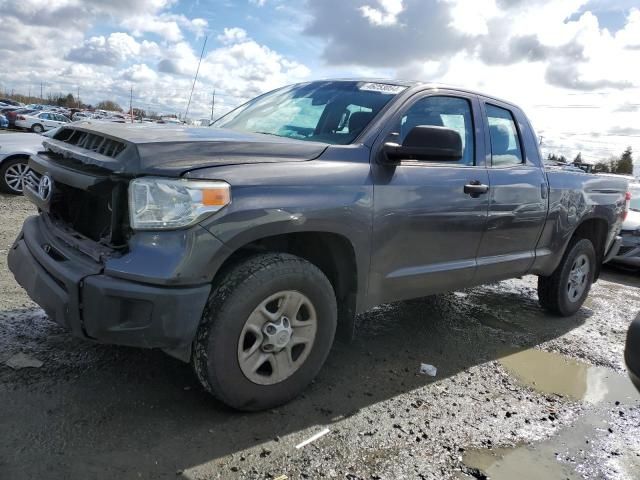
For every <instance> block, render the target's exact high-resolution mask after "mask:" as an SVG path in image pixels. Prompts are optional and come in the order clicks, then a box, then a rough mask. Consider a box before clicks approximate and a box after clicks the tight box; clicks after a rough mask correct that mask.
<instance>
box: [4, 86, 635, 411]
mask: <svg viewBox="0 0 640 480" xmlns="http://www.w3.org/2000/svg"><path fill="white" fill-rule="evenodd" d="M43 144H44V148H45V152H43V153H42V154H37V155H34V156H32V157H31V160H30V163H29V165H30V167H31V168H32V169H33V170H34V172H35V174H34V178H33V179H31V180H30V183H27V184H26V185H25V195H26V196H27V197H28V198H29V199H30V200H31V201H32V202H33V203H34V204H35V205H36V206H37V207H38V209H39V214H38V215H36V216H32V217H30V218H28V219H27V220H26V221H25V223H24V226H23V229H22V232H21V233H20V234H19V236H18V238H17V239H16V241H15V243H14V245H13V247H12V248H11V249H10V250H9V255H8V265H9V268H10V269H11V271H12V272H13V274H14V276H15V278H16V280H17V281H18V283H19V284H20V285H22V286H23V287H24V288H25V289H26V290H27V293H28V294H29V295H30V296H31V298H33V299H34V300H35V302H37V303H38V304H40V305H41V306H42V308H43V309H44V310H45V312H46V313H47V314H48V315H49V317H50V318H51V319H52V320H54V321H55V322H57V323H59V324H60V325H63V326H65V327H67V328H68V329H70V330H71V332H73V333H74V334H75V335H77V336H79V337H83V338H86V339H90V340H92V341H97V342H102V343H111V344H122V345H129V346H137V347H146V348H161V349H164V350H165V351H166V352H168V353H170V354H171V355H174V356H176V357H177V358H180V359H182V360H184V361H187V362H191V364H192V366H193V368H194V371H195V373H196V375H197V377H198V379H199V380H200V382H201V383H202V385H203V386H204V388H205V389H206V390H207V391H209V392H211V393H213V394H214V395H215V396H216V397H218V398H219V399H220V400H222V401H223V402H225V403H226V404H228V405H230V406H231V407H234V408H237V409H242V410H259V409H264V408H270V407H274V406H276V405H279V404H282V403H283V402H286V401H288V400H290V399H291V398H293V397H294V396H296V395H297V394H299V393H300V392H301V391H302V389H304V388H305V387H306V386H307V385H308V384H309V383H310V382H311V380H312V379H313V378H314V377H315V376H316V374H317V373H318V372H319V370H320V368H321V367H322V365H323V363H324V361H325V359H326V358H327V355H328V354H329V351H330V349H331V346H332V343H333V340H334V336H335V334H336V331H337V329H338V327H339V330H340V332H341V334H342V335H345V336H346V337H347V338H349V337H351V335H352V334H353V332H354V325H355V321H354V318H355V314H356V313H358V312H363V311H365V310H368V309H370V308H372V307H373V306H375V305H379V304H382V303H387V302H394V301H399V300H405V299H410V298H415V297H421V296H425V295H431V294H435V293H440V292H447V291H451V290H455V289H461V288H467V287H471V286H474V285H479V284H483V283H487V282H495V281H498V280H503V279H508V278H513V277H518V276H521V275H526V274H534V275H538V295H539V301H540V304H541V305H542V307H544V308H545V309H547V310H549V311H550V312H552V313H554V314H557V315H563V316H567V315H572V314H574V313H575V312H577V311H578V310H579V309H580V307H581V306H582V304H583V302H584V301H585V299H586V297H587V295H588V293H589V290H590V288H591V285H592V283H593V282H595V281H597V279H598V276H599V274H600V267H601V264H602V261H603V260H605V259H608V257H610V256H613V255H615V253H616V252H617V249H618V247H619V244H620V238H619V237H618V233H619V231H620V228H621V225H622V219H623V216H624V213H625V192H626V188H627V182H626V181H625V180H623V179H615V178H606V177H598V176H596V175H590V174H587V173H584V172H582V171H580V172H573V171H564V170H562V169H556V168H549V169H545V167H544V166H543V164H542V160H541V155H540V151H539V148H538V143H537V141H536V135H535V134H534V132H533V130H532V128H531V126H530V123H529V121H528V119H527V117H526V116H525V115H524V113H523V112H522V110H520V108H518V107H517V106H515V105H513V104H511V103H509V102H505V101H502V100H498V99H495V98H491V97H488V96H485V95H482V94H479V93H474V92H470V91H466V90H460V89H456V88H448V87H443V86H442V85H438V86H434V85H429V84H421V83H404V82H388V83H384V82H383V83H380V82H377V81H370V80H362V81H321V82H310V83H305V84H299V85H293V86H288V87H284V88H281V89H278V90H275V91H273V92H270V93H267V94H265V95H262V96H260V97H258V98H256V99H254V100H252V101H250V102H248V103H247V104H245V105H243V106H241V107H239V108H237V109H236V110H234V111H232V112H231V113H229V114H227V115H226V116H224V117H222V118H221V119H219V120H217V121H216V122H215V123H214V127H213V128H208V129H203V128H186V127H183V126H170V125H164V126H154V125H118V124H113V123H111V124H109V123H93V122H82V123H79V124H74V125H68V126H64V127H62V128H60V130H59V131H58V132H56V134H55V135H54V136H53V138H47V139H45V140H44V142H43ZM49 152H51V153H54V154H50V153H49Z"/></svg>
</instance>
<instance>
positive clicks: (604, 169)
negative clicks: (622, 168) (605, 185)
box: [593, 161, 611, 173]
mask: <svg viewBox="0 0 640 480" xmlns="http://www.w3.org/2000/svg"><path fill="white" fill-rule="evenodd" d="M593 173H611V168H610V166H609V162H604V161H600V162H596V164H595V165H594V166H593Z"/></svg>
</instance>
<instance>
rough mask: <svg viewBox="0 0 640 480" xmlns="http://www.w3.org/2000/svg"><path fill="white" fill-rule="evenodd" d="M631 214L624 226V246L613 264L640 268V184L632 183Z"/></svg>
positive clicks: (613, 260) (630, 187) (622, 234)
mask: <svg viewBox="0 0 640 480" xmlns="http://www.w3.org/2000/svg"><path fill="white" fill-rule="evenodd" d="M629 192H630V193H631V202H630V204H629V213H628V214H627V218H626V219H625V221H624V223H623V224H622V231H621V232H620V236H622V246H621V247H620V250H619V251H618V255H617V256H615V257H613V259H612V260H611V262H612V263H617V264H621V265H627V266H629V267H636V268H640V183H630V184H629Z"/></svg>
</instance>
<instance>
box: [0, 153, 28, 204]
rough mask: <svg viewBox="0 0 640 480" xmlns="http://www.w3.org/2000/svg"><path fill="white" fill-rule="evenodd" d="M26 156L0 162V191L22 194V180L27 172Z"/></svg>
mask: <svg viewBox="0 0 640 480" xmlns="http://www.w3.org/2000/svg"><path fill="white" fill-rule="evenodd" d="M27 162H28V160H27V159H26V158H14V159H11V160H5V161H4V162H2V164H0V191H1V192H4V193H10V194H12V195H22V187H23V184H24V180H25V178H26V176H27V173H28V172H29V167H28V166H27Z"/></svg>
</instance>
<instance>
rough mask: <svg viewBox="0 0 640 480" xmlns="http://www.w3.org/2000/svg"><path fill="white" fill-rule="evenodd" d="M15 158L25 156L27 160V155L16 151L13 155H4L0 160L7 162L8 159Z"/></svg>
mask: <svg viewBox="0 0 640 480" xmlns="http://www.w3.org/2000/svg"><path fill="white" fill-rule="evenodd" d="M17 158H26V159H27V160H29V155H27V154H26V153H16V154H15V155H10V156H8V157H5V158H4V160H2V162H3V163H4V162H7V161H9V160H15V159H17Z"/></svg>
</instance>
